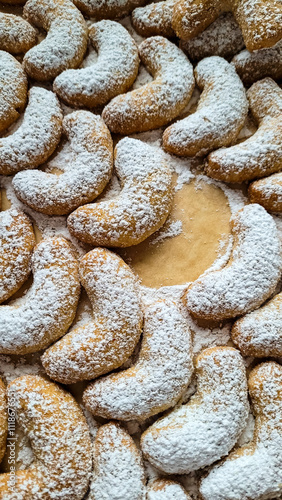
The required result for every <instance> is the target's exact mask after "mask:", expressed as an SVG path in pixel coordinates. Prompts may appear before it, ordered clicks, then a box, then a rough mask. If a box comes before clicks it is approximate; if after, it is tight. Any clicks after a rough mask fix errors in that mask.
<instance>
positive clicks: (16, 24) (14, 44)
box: [0, 12, 37, 54]
mask: <svg viewBox="0 0 282 500" xmlns="http://www.w3.org/2000/svg"><path fill="white" fill-rule="evenodd" d="M36 40H37V33H36V30H35V29H34V28H33V26H31V24H29V23H28V22H27V21H25V19H23V18H22V17H20V16H15V15H14V14H7V13H6V12H5V13H3V12H0V49H1V50H6V51H7V52H11V53H12V54H21V53H23V52H26V51H27V50H29V49H31V47H33V45H35V44H36Z"/></svg>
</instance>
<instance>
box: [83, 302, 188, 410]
mask: <svg viewBox="0 0 282 500" xmlns="http://www.w3.org/2000/svg"><path fill="white" fill-rule="evenodd" d="M192 373H193V363H192V354H191V333H190V330H189V327H188V325H187V322H186V320H185V319H184V317H183V315H182V313H181V312H180V310H179V308H178V306H177V305H176V304H175V303H174V302H172V301H168V300H157V301H155V302H153V303H152V304H150V305H148V306H146V307H145V311H144V330H143V337H142V345H141V350H140V353H139V356H138V360H137V362H136V363H135V364H134V365H133V366H132V367H131V368H128V369H127V370H123V371H120V372H118V373H112V374H110V375H106V376H105V377H102V378H99V379H98V380H95V381H94V382H91V383H90V384H89V386H88V387H87V388H86V390H85V392H84V395H83V400H84V403H85V405H86V407H87V409H88V410H89V411H90V412H91V413H93V414H94V415H99V416H102V417H104V418H114V419H118V420H133V419H138V420H143V419H145V418H147V417H149V416H151V415H155V414H156V413H159V412H161V411H164V410H166V409H167V408H170V407H171V406H173V405H175V404H176V403H177V401H179V399H180V398H181V396H182V394H183V392H184V390H185V388H186V387H187V386H188V384H189V382H190V379H191V376H192Z"/></svg>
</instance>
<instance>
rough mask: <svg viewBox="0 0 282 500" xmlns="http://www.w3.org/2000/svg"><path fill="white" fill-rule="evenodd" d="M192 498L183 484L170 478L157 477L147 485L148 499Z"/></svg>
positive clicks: (179, 499) (189, 499) (187, 499)
mask: <svg viewBox="0 0 282 500" xmlns="http://www.w3.org/2000/svg"><path fill="white" fill-rule="evenodd" d="M172 499H173V500H191V497H190V496H189V495H188V493H186V491H185V490H184V488H183V486H181V484H179V483H176V482H175V481H171V480H170V479H155V480H154V481H152V482H151V483H149V485H148V486H147V500H172Z"/></svg>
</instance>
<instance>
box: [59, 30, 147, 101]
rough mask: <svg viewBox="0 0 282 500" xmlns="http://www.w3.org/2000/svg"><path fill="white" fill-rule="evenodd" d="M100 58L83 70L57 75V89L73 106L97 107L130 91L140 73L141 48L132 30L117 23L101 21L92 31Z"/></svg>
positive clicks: (90, 36) (92, 41) (92, 42)
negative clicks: (139, 50) (139, 48)
mask: <svg viewBox="0 0 282 500" xmlns="http://www.w3.org/2000/svg"><path fill="white" fill-rule="evenodd" d="M89 39H90V42H91V44H92V45H93V47H94V48H95V49H96V51H97V52H98V59H97V61H95V62H94V63H93V64H90V65H89V66H87V67H86V68H82V69H69V70H66V71H64V72H63V73H61V74H60V75H59V76H57V78H56V80H55V81H54V90H55V92H56V93H57V94H58V96H59V97H60V98H61V99H62V100H63V101H65V102H66V103H67V104H69V105H70V106H86V107H88V108H94V107H95V106H100V105H103V104H106V103H107V102H109V101H110V99H112V98H113V97H115V96H117V95H118V94H122V93H124V92H126V91H127V90H128V89H129V88H130V87H131V85H132V84H133V82H134V80H135V79H136V77H137V74H138V67H139V56H138V49H137V46H136V44H135V42H134V40H133V38H132V37H131V36H130V34H129V33H128V31H127V30H126V29H125V28H124V27H123V26H122V25H121V24H119V23H116V22H114V21H100V22H99V23H96V24H93V25H92V26H91V28H90V29H89Z"/></svg>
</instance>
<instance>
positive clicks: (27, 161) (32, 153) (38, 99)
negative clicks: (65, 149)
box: [0, 87, 63, 175]
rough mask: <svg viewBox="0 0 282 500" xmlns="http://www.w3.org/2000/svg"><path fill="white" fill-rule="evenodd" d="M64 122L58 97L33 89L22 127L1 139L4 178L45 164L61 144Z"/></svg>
mask: <svg viewBox="0 0 282 500" xmlns="http://www.w3.org/2000/svg"><path fill="white" fill-rule="evenodd" d="M62 119H63V115H62V111H61V107H60V104H59V102H58V99H57V97H56V96H55V94H53V92H51V91H50V90H46V89H43V88H41V87H32V88H31V89H30V91H29V102H28V105H27V108H26V110H25V112H24V116H23V121H22V123H21V125H20V126H19V127H18V128H17V129H16V131H15V132H13V133H11V134H10V135H8V136H6V137H2V138H0V174H2V175H11V174H15V173H16V172H19V171H20V170H25V169H31V168H35V167H38V166H39V165H41V164H42V163H44V162H45V161H46V160H47V159H48V158H49V156H51V154H52V153H53V152H54V150H55V148H56V146H57V145H58V143H59V141H60V137H61V130H62Z"/></svg>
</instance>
